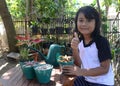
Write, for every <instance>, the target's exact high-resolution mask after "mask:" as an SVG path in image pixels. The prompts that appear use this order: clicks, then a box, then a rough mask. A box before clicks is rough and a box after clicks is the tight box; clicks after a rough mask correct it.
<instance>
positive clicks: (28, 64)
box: [16, 34, 43, 79]
mask: <svg viewBox="0 0 120 86" xmlns="http://www.w3.org/2000/svg"><path fill="white" fill-rule="evenodd" d="M16 39H17V40H18V42H17V44H16V46H18V47H19V51H20V59H19V63H20V66H21V69H22V71H23V74H24V75H25V77H26V78H27V79H33V78H35V72H34V69H33V66H34V65H36V64H37V62H35V61H34V58H30V57H29V52H30V49H29V48H28V47H30V46H33V45H35V44H37V43H40V42H41V41H43V39H40V38H38V36H37V37H35V36H34V37H30V35H29V34H26V35H25V36H16Z"/></svg>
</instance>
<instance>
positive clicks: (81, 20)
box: [77, 13, 95, 36]
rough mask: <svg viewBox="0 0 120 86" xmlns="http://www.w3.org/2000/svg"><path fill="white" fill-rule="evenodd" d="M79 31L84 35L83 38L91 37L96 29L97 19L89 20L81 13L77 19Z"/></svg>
mask: <svg viewBox="0 0 120 86" xmlns="http://www.w3.org/2000/svg"><path fill="white" fill-rule="evenodd" d="M77 28H78V31H79V32H80V33H81V34H83V36H86V35H89V36H90V35H91V34H92V32H93V31H94V29H95V19H91V20H88V19H86V18H85V16H84V14H83V13H79V15H78V19H77Z"/></svg>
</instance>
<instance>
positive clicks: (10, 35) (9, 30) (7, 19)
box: [0, 0, 17, 52]
mask: <svg viewBox="0 0 120 86" xmlns="http://www.w3.org/2000/svg"><path fill="white" fill-rule="evenodd" d="M0 15H1V18H2V20H3V23H4V26H5V30H6V34H7V39H8V46H9V51H14V52H15V51H17V48H16V46H15V44H16V39H15V36H16V32H15V28H14V25H13V22H12V18H11V15H10V13H9V11H8V8H7V4H6V2H5V0H0Z"/></svg>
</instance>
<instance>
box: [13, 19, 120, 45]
mask: <svg viewBox="0 0 120 86" xmlns="http://www.w3.org/2000/svg"><path fill="white" fill-rule="evenodd" d="M119 21H120V19H118V18H117V19H116V20H114V19H108V20H107V26H108V27H107V29H108V30H107V31H106V32H104V33H105V34H104V36H105V37H107V38H108V40H109V41H110V42H111V43H114V42H115V41H116V40H117V39H118V38H120V27H119V26H120V25H119V24H120V23H119ZM30 22H31V21H14V25H15V29H16V33H17V34H23V35H24V34H25V32H26V31H29V32H30V33H31V34H33V35H34V34H41V35H42V36H43V37H48V39H50V40H53V39H54V41H55V42H59V41H60V40H61V39H62V40H63V39H65V37H67V41H68V42H69V41H70V39H71V36H72V30H73V28H74V26H75V25H74V18H66V17H65V18H63V19H61V18H41V19H40V18H39V19H38V21H36V22H37V23H38V24H37V27H35V28H30V27H31V26H32V24H30ZM103 29H104V28H103ZM36 30H37V31H36ZM34 31H36V32H34ZM68 34H70V35H68ZM52 38H53V39H52ZM64 41H65V40H64Z"/></svg>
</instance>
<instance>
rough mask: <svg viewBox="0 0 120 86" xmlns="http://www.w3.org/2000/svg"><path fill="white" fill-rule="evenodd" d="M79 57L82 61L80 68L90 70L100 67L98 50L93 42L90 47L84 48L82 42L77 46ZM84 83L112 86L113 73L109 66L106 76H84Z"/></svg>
mask: <svg viewBox="0 0 120 86" xmlns="http://www.w3.org/2000/svg"><path fill="white" fill-rule="evenodd" d="M78 48H79V56H80V58H81V61H82V65H81V66H82V68H84V69H91V68H96V67H99V66H100V61H99V58H98V49H97V47H96V43H95V42H93V43H92V44H91V45H90V46H87V47H84V43H83V40H82V41H81V42H80V43H79V45H78ZM85 79H86V81H89V82H93V83H99V84H105V85H114V73H113V71H112V67H111V65H110V67H109V71H108V73H106V74H103V75H99V76H85Z"/></svg>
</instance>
